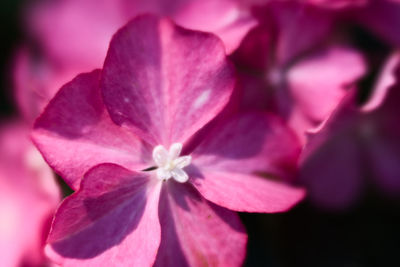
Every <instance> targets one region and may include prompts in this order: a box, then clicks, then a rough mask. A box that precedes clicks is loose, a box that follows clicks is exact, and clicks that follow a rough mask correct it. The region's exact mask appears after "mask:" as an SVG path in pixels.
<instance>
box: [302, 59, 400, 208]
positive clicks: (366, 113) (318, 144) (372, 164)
mask: <svg viewBox="0 0 400 267" xmlns="http://www.w3.org/2000/svg"><path fill="white" fill-rule="evenodd" d="M399 59H400V57H399V55H398V54H395V55H394V56H392V57H391V58H390V60H389V61H388V63H387V65H386V67H385V69H384V71H383V72H382V74H381V77H380V79H379V81H378V83H377V86H376V88H375V90H374V92H373V95H372V96H371V98H370V100H369V101H368V102H367V103H366V104H364V105H363V106H362V107H359V106H357V104H356V97H355V94H354V92H353V91H351V92H349V94H348V95H347V96H346V98H345V99H343V101H342V102H341V103H340V105H339V107H338V108H337V109H336V110H335V111H334V113H333V114H332V115H331V116H330V117H329V118H328V119H327V120H326V121H325V122H324V123H323V125H322V126H321V127H320V128H319V129H317V130H315V131H314V132H313V133H312V134H310V137H309V143H308V144H307V146H306V148H305V152H304V155H303V159H302V167H301V175H300V176H301V180H302V182H303V183H304V184H305V185H306V186H307V188H308V189H309V196H310V199H311V200H312V201H313V202H314V203H315V204H317V205H319V206H322V207H326V208H331V209H344V208H348V207H349V206H350V205H352V204H355V202H356V201H357V200H358V199H359V197H360V195H361V193H362V191H363V190H362V189H363V187H364V186H365V184H366V183H365V181H364V180H365V178H366V177H368V178H371V179H373V180H374V182H375V183H376V185H377V186H378V187H379V188H381V189H382V190H384V191H385V192H386V193H387V195H398V194H399V193H400V180H399V175H400V167H399V164H398V162H399V160H400V154H399V151H400V142H399V136H400V128H399V123H398V114H399V113H398V111H399V108H398V105H399V103H400V102H399V101H400V94H399V92H400V88H399V83H398V79H399V77H400V76H399V71H398V70H397V71H396V72H394V69H395V67H397V66H398V62H399Z"/></svg>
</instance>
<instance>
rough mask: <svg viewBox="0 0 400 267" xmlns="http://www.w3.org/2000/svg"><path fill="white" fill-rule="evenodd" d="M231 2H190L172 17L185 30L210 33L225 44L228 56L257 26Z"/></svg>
mask: <svg viewBox="0 0 400 267" xmlns="http://www.w3.org/2000/svg"><path fill="white" fill-rule="evenodd" d="M238 2H239V1H235V0H234V1H232V0H218V1H215V0H202V1H198V0H190V1H186V3H187V4H186V5H185V6H183V7H182V8H181V10H180V12H179V13H176V14H175V15H174V16H173V19H174V21H176V23H177V24H179V25H182V26H183V27H185V28H189V29H193V30H200V31H206V32H212V33H214V34H216V35H218V36H219V37H220V38H221V39H222V41H223V42H224V44H225V47H226V51H227V53H228V54H230V53H231V52H233V51H234V50H235V49H236V48H237V47H238V46H239V44H240V42H241V41H242V39H243V37H244V36H245V35H246V33H247V32H248V31H249V30H250V29H251V28H252V27H253V26H255V25H256V24H257V21H256V20H255V18H253V17H252V16H251V14H250V12H246V10H244V8H242V7H241V6H240V4H239V3H238Z"/></svg>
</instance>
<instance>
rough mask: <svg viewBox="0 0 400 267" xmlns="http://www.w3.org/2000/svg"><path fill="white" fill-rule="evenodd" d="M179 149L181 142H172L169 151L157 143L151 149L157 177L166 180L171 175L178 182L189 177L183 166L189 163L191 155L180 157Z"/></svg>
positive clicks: (180, 148)
mask: <svg viewBox="0 0 400 267" xmlns="http://www.w3.org/2000/svg"><path fill="white" fill-rule="evenodd" d="M181 151H182V144H181V143H174V144H172V145H171V147H170V148H169V151H168V150H166V149H165V147H164V146H162V145H158V146H156V147H155V148H154V149H153V160H154V162H155V164H156V165H157V178H158V179H160V180H164V181H166V180H168V179H170V178H171V177H173V178H174V179H175V181H177V182H180V183H184V182H186V181H187V180H188V179H189V176H188V175H187V173H186V172H185V171H184V170H183V168H184V167H186V166H188V165H189V164H190V162H191V161H192V157H191V156H182V157H180V154H181Z"/></svg>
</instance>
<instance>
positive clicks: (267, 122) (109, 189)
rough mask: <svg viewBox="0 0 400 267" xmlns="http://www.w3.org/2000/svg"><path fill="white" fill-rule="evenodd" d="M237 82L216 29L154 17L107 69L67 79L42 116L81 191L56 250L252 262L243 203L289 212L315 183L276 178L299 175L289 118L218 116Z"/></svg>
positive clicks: (69, 206) (48, 148)
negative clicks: (197, 28) (300, 183)
mask: <svg viewBox="0 0 400 267" xmlns="http://www.w3.org/2000/svg"><path fill="white" fill-rule="evenodd" d="M235 84H236V79H235V71H234V69H233V66H232V65H231V63H230V62H229V61H228V60H227V58H226V54H225V49H224V46H223V43H222V42H221V41H220V40H219V39H218V38H217V37H215V36H214V35H213V34H210V33H204V32H198V31H191V30H187V29H184V28H181V27H179V26H176V25H175V24H173V23H172V22H171V21H170V20H167V19H160V18H157V17H154V16H150V15H147V16H139V17H137V18H135V19H134V20H132V21H131V22H129V23H128V24H127V25H126V26H125V27H123V28H122V29H120V30H119V31H118V32H117V33H116V34H115V35H114V37H113V39H112V41H111V43H110V48H109V50H108V53H107V57H106V60H105V63H104V66H103V69H102V70H95V71H93V72H91V73H86V74H81V75H79V76H77V77H76V78H75V79H74V80H72V81H71V82H70V83H68V84H66V85H65V86H63V87H62V88H61V89H60V91H59V92H58V93H57V94H56V96H55V97H54V98H53V99H52V100H51V101H50V103H49V105H48V106H47V107H46V109H45V111H44V113H43V114H42V115H41V116H40V117H39V119H38V120H37V121H36V123H35V129H34V132H33V139H34V142H35V143H36V145H37V147H38V148H39V150H40V151H41V152H42V154H43V155H44V157H45V159H46V160H47V162H48V163H49V164H50V166H52V167H53V168H54V169H55V170H56V171H57V172H58V173H59V174H60V175H61V176H62V177H63V178H64V179H65V181H66V182H67V183H68V184H70V185H71V186H72V188H73V189H75V190H77V191H76V192H75V193H74V194H73V195H72V196H70V197H68V198H67V199H65V200H64V202H63V203H62V204H61V206H60V207H59V209H58V211H57V213H56V215H55V218H54V221H53V225H52V230H51V232H50V235H49V238H48V243H49V245H48V247H47V254H48V255H49V256H50V257H51V258H52V259H53V260H54V261H56V262H57V263H60V264H63V265H65V266H75V265H76V264H78V263H79V264H81V265H84V266H99V265H107V266H111V265H113V266H115V265H134V266H149V265H152V264H153V263H154V264H155V265H156V266H178V265H179V266H186V265H190V266H199V265H213V266H215V265H218V266H239V265H241V263H242V262H243V260H244V257H245V246H246V241H247V236H246V234H245V230H244V227H243V226H242V224H241V222H240V220H239V218H238V216H237V215H236V214H235V212H234V211H244V212H283V211H286V210H288V209H290V208H291V207H292V206H293V205H295V204H296V203H297V202H298V201H300V200H301V199H302V198H303V196H304V191H303V190H302V189H299V188H294V187H291V186H289V185H287V184H285V183H284V182H283V181H275V180H271V179H267V178H266V177H273V178H275V179H288V178H290V175H291V173H292V171H293V170H295V169H296V161H297V158H298V155H299V152H300V145H299V142H298V140H297V138H296V136H295V135H294V134H293V133H292V132H291V131H290V130H289V129H288V128H287V127H286V126H285V124H284V123H283V122H282V121H281V120H280V119H279V118H277V117H275V116H273V115H270V114H266V113H264V112H251V113H240V114H233V115H231V116H229V117H224V116H222V115H221V116H219V117H218V118H216V117H217V115H218V114H221V111H222V110H223V109H224V108H225V106H226V105H227V103H228V101H229V100H230V98H231V95H232V92H233V89H234V87H235ZM263 176H264V177H263ZM82 178H83V179H82Z"/></svg>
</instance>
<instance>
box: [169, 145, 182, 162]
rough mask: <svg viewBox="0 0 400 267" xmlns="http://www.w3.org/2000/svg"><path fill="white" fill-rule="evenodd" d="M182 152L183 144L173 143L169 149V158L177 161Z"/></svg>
mask: <svg viewBox="0 0 400 267" xmlns="http://www.w3.org/2000/svg"><path fill="white" fill-rule="evenodd" d="M181 151H182V144H181V143H173V144H172V145H171V147H170V148H169V152H168V158H169V160H175V159H177V158H178V157H179V155H180V154H181Z"/></svg>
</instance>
